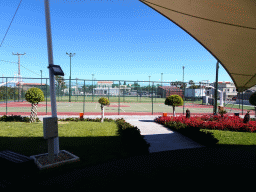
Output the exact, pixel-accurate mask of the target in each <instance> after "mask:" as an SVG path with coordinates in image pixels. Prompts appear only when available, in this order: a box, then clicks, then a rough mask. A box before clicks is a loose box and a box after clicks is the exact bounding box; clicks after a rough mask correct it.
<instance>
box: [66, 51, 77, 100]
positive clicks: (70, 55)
mask: <svg viewBox="0 0 256 192" xmlns="http://www.w3.org/2000/svg"><path fill="white" fill-rule="evenodd" d="M66 54H67V55H68V56H69V57H70V76H69V102H71V57H73V56H74V55H75V53H73V54H72V53H70V54H68V53H67V52H66Z"/></svg>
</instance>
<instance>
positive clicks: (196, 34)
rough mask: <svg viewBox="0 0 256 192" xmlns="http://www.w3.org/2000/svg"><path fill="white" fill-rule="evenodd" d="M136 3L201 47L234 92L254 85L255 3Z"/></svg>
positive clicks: (156, 0) (251, 0)
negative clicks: (219, 67) (159, 15)
mask: <svg viewBox="0 0 256 192" xmlns="http://www.w3.org/2000/svg"><path fill="white" fill-rule="evenodd" d="M140 1H141V2H142V3H144V4H146V5H148V6H149V7H151V8H152V9H154V10H155V11H157V12H159V13H160V14H161V15H163V16H165V17H166V18H168V19H169V20H171V21H172V22H173V23H175V24H176V25H178V26H179V27H180V28H182V29H183V30H184V31H186V32H187V33H188V34H189V35H191V36H192V37H193V38H194V39H195V40H197V41H198V42H199V43H200V44H201V45H202V46H204V48H205V49H207V50H208V51H209V52H210V53H211V54H212V55H213V56H214V57H215V58H216V59H217V60H218V61H219V62H220V64H222V66H223V67H224V68H225V70H226V71H227V73H228V74H229V75H230V77H231V79H232V80H233V82H234V83H235V86H236V88H237V91H238V92H243V91H245V90H247V89H249V88H251V87H253V86H254V85H256V1H255V0H140ZM214 72H215V71H214Z"/></svg>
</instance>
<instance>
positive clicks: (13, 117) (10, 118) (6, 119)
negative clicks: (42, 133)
mask: <svg viewBox="0 0 256 192" xmlns="http://www.w3.org/2000/svg"><path fill="white" fill-rule="evenodd" d="M29 119H30V118H29V117H21V116H20V115H11V116H6V115H3V116H2V117H0V121H4V122H9V121H14V122H26V123H29ZM36 122H40V120H39V118H38V117H37V118H36Z"/></svg>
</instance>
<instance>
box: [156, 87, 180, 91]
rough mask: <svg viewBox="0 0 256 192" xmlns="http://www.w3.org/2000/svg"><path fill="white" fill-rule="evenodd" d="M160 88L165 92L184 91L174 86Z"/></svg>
mask: <svg viewBox="0 0 256 192" xmlns="http://www.w3.org/2000/svg"><path fill="white" fill-rule="evenodd" d="M159 88H162V89H164V90H169V91H182V89H180V88H178V87H174V86H159Z"/></svg>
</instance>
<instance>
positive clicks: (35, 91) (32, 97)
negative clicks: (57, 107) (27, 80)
mask: <svg viewBox="0 0 256 192" xmlns="http://www.w3.org/2000/svg"><path fill="white" fill-rule="evenodd" d="M25 98H26V100H27V101H28V102H29V103H31V105H32V108H31V115H30V123H31V122H35V121H36V117H37V105H38V103H39V102H41V101H44V93H43V91H42V90H41V89H39V88H35V87H32V88H30V89H29V90H27V92H26V94H25Z"/></svg>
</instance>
